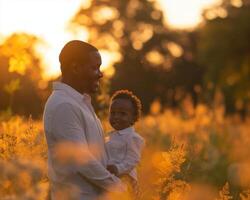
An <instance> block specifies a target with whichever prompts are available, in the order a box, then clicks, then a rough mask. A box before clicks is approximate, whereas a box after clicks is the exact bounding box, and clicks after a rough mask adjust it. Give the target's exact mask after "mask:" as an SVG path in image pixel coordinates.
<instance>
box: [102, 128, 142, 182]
mask: <svg viewBox="0 0 250 200" xmlns="http://www.w3.org/2000/svg"><path fill="white" fill-rule="evenodd" d="M144 144H145V140H144V139H143V138H142V137H141V136H140V135H139V134H138V133H136V132H135V130H134V128H133V127H128V128H126V129H123V130H119V131H113V132H111V133H110V134H109V137H107V138H106V148H107V152H108V156H109V161H108V164H109V165H115V166H116V167H117V169H118V175H124V174H127V175H129V176H131V177H132V178H133V179H135V180H137V172H136V165H137V164H138V163H139V161H140V159H141V151H142V148H143V146H144Z"/></svg>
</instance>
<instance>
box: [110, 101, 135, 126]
mask: <svg viewBox="0 0 250 200" xmlns="http://www.w3.org/2000/svg"><path fill="white" fill-rule="evenodd" d="M134 120H135V115H134V108H133V105H132V103H131V101H129V100H128V99H115V100H113V101H112V102H111V105H110V110H109V122H110V124H111V126H112V127H113V128H114V129H115V130H122V129H125V128H128V127H130V126H131V125H133V123H134Z"/></svg>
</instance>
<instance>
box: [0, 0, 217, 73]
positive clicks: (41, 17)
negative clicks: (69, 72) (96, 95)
mask: <svg viewBox="0 0 250 200" xmlns="http://www.w3.org/2000/svg"><path fill="white" fill-rule="evenodd" d="M84 2H85V0H0V42H1V40H3V38H4V37H6V36H7V35H9V34H11V33H13V32H17V31H19V32H27V33H31V34H34V35H37V36H39V37H41V38H43V39H44V41H45V44H46V45H43V46H40V48H39V51H40V52H41V53H42V54H43V55H44V58H45V59H44V65H45V66H47V67H46V71H45V73H46V75H56V74H58V72H59V62H58V59H57V58H58V54H59V51H60V49H61V47H62V46H63V44H65V42H66V41H69V40H71V39H82V40H84V39H86V38H87V37H88V35H87V33H86V32H84V31H83V30H81V31H80V30H78V31H77V30H76V31H75V34H72V32H70V31H68V29H67V28H68V27H67V22H68V21H69V20H70V18H71V17H72V16H73V15H74V14H75V12H76V11H77V10H78V8H79V6H80V5H81V4H83V3H84ZM214 2H218V0H159V3H160V5H161V6H162V8H163V9H164V13H165V16H166V20H167V23H168V24H169V25H170V26H172V27H175V28H190V27H194V26H195V25H197V23H199V22H200V20H201V11H202V9H203V8H204V7H207V6H209V5H211V4H213V3H214ZM111 57H112V56H109V54H108V53H105V52H104V56H103V58H104V60H103V66H104V67H105V65H106V66H107V65H108V63H109V60H110V58H111Z"/></svg>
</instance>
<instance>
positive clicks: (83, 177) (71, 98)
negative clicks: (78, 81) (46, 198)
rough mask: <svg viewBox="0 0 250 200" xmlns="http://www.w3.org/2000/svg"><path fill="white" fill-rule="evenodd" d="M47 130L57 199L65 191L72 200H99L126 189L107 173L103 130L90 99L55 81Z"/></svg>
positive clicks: (46, 114)
mask: <svg viewBox="0 0 250 200" xmlns="http://www.w3.org/2000/svg"><path fill="white" fill-rule="evenodd" d="M44 129H45V135H46V141H47V145H48V176H49V179H50V182H51V188H52V199H53V200H60V198H61V197H56V195H57V193H62V194H63V190H64V189H65V191H67V192H66V193H65V194H63V195H64V197H66V198H65V199H70V200H71V199H74V200H96V199H98V198H100V195H102V194H103V193H104V192H105V191H112V190H113V189H114V186H115V185H116V187H115V188H116V189H118V190H123V186H122V184H121V182H120V180H119V179H118V178H117V177H115V176H114V175H112V174H110V173H109V172H108V171H107V170H106V166H107V161H108V158H107V154H106V149H105V143H104V136H103V130H102V126H101V123H100V121H99V119H98V118H97V116H96V114H95V112H94V109H93V107H92V105H91V99H90V96H88V95H87V94H84V95H82V94H80V93H79V92H77V91H76V90H75V89H73V88H72V87H70V86H69V85H67V84H64V83H60V82H55V83H54V84H53V92H52V94H51V96H50V97H49V99H48V101H47V103H46V105H45V110H44ZM117 185H118V187H117ZM73 191H74V192H73ZM67 195H68V197H67ZM59 196H60V195H59Z"/></svg>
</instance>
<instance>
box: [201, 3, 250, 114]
mask: <svg viewBox="0 0 250 200" xmlns="http://www.w3.org/2000/svg"><path fill="white" fill-rule="evenodd" d="M237 2H238V4H235V3H234V4H233V1H228V0H225V1H223V3H222V5H220V6H218V7H215V8H212V9H209V10H207V11H205V12H204V17H205V19H206V21H205V23H204V25H203V26H202V27H201V28H200V30H199V31H198V32H199V33H198V34H199V41H198V49H199V50H198V52H199V53H198V59H199V61H200V63H201V64H202V65H204V66H206V79H205V82H206V83H207V84H209V83H212V84H210V86H212V89H211V94H212V95H213V93H214V91H215V90H216V89H218V88H219V89H221V90H222V91H223V93H224V95H225V103H226V108H227V111H229V112H232V111H235V110H241V111H245V110H246V109H245V108H246V106H247V103H248V102H249V99H250V45H249V44H250V26H249V19H250V3H249V2H250V1H249V0H245V1H242V2H241V1H237Z"/></svg>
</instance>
